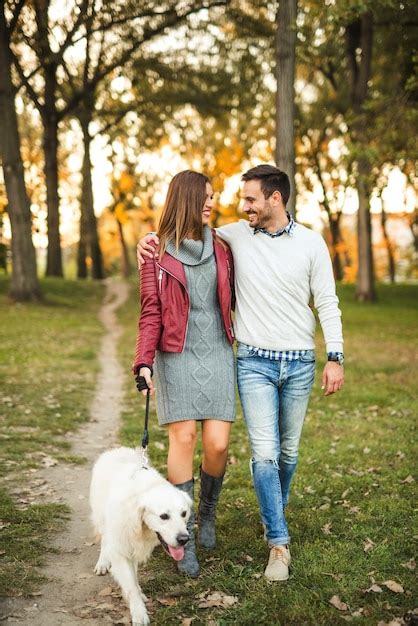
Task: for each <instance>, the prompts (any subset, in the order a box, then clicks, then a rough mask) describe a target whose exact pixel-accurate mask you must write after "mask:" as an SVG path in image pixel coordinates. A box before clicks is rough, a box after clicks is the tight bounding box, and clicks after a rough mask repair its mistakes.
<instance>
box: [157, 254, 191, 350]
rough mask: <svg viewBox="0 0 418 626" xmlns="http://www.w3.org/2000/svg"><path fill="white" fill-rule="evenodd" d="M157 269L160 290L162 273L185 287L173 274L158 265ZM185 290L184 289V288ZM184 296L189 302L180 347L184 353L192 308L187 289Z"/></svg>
mask: <svg viewBox="0 0 418 626" xmlns="http://www.w3.org/2000/svg"><path fill="white" fill-rule="evenodd" d="M158 267H159V268H160V272H159V274H158V282H159V284H160V288H161V286H162V280H163V272H166V273H167V274H169V275H170V276H172V277H173V278H174V279H175V280H176V281H177V282H178V283H180V285H181V286H182V287H185V286H184V285H183V283H182V282H181V280H179V279H178V278H177V276H174V274H172V273H171V272H169V271H168V270H166V269H165V268H164V269H163V268H162V267H161V266H160V265H159V266H158ZM185 289H186V288H185ZM186 294H187V299H188V301H189V312H188V314H187V323H186V332H185V334H184V341H183V346H182V349H181V351H182V352H184V346H185V345H186V338H187V330H188V328H189V319H190V309H191V308H192V307H191V304H190V296H189V292H188V291H187V289H186ZM160 295H161V291H160Z"/></svg>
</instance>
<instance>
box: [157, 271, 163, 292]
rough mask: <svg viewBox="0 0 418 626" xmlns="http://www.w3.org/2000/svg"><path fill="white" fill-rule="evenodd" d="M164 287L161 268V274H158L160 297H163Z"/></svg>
mask: <svg viewBox="0 0 418 626" xmlns="http://www.w3.org/2000/svg"><path fill="white" fill-rule="evenodd" d="M162 285H163V270H162V268H161V267H160V271H159V274H158V293H159V294H160V296H161V292H162V290H163V288H162Z"/></svg>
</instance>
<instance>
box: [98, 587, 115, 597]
mask: <svg viewBox="0 0 418 626" xmlns="http://www.w3.org/2000/svg"><path fill="white" fill-rule="evenodd" d="M112 592H113V589H112V587H103V589H102V590H101V591H99V593H98V594H97V595H98V596H100V597H102V596H110V595H111V594H112Z"/></svg>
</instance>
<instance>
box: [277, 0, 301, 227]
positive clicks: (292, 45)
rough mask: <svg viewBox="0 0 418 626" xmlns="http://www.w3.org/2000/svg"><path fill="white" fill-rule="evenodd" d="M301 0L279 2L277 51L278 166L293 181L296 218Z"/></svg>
mask: <svg viewBox="0 0 418 626" xmlns="http://www.w3.org/2000/svg"><path fill="white" fill-rule="evenodd" d="M296 16H297V0H279V7H278V9H277V27H276V36H275V50H276V64H275V74H276V82H277V88H276V163H277V166H278V167H279V168H280V169H282V170H283V171H285V172H286V174H287V175H288V176H289V180H290V188H291V193H290V198H289V202H288V204H287V209H288V210H289V212H290V213H291V214H292V215H295V207H296V187H295V169H296V167H295V131H294V126H295V88H294V83H295V57H296V28H297V22H296Z"/></svg>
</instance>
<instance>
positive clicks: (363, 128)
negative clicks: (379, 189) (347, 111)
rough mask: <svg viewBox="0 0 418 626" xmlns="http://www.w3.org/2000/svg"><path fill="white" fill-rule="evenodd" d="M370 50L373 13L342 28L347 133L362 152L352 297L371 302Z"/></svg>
mask: <svg viewBox="0 0 418 626" xmlns="http://www.w3.org/2000/svg"><path fill="white" fill-rule="evenodd" d="M372 49H373V14H372V13H371V12H367V13H364V14H363V15H361V16H360V17H359V18H358V19H356V20H355V21H354V22H352V23H351V24H348V25H347V27H346V55H347V62H348V67H349V70H350V82H351V94H350V97H351V104H352V107H353V111H354V114H355V120H354V121H353V123H352V125H351V129H350V130H351V134H352V139H353V143H354V144H355V145H356V147H357V151H358V152H359V153H361V152H363V155H360V156H359V158H358V160H357V169H358V172H357V181H356V188H357V194H358V202H359V208H358V214H357V236H358V242H357V245H358V272H357V288H356V298H357V300H360V301H361V302H373V301H375V300H376V290H375V284H374V283H375V281H374V267H373V248H372V223H371V219H370V191H369V176H370V163H369V161H368V159H367V158H366V157H365V156H364V151H365V146H364V143H365V137H367V121H366V119H365V112H364V108H363V105H364V102H365V101H366V98H367V93H368V88H369V80H370V77H371V62H372ZM359 51H360V54H359Z"/></svg>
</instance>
